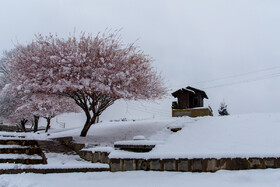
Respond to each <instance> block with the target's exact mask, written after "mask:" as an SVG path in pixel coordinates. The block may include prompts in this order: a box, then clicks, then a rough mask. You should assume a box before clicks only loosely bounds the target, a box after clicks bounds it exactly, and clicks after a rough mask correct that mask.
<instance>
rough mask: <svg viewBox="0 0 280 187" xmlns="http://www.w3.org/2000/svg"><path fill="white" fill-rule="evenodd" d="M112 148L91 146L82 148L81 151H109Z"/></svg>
mask: <svg viewBox="0 0 280 187" xmlns="http://www.w3.org/2000/svg"><path fill="white" fill-rule="evenodd" d="M113 150H114V148H112V147H92V148H83V149H82V151H91V152H93V153H94V152H106V153H110V152H111V151H113Z"/></svg>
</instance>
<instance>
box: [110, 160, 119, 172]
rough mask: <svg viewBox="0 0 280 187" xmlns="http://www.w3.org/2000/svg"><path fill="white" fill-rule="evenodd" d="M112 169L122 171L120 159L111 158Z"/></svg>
mask: <svg viewBox="0 0 280 187" xmlns="http://www.w3.org/2000/svg"><path fill="white" fill-rule="evenodd" d="M110 169H111V171H112V172H116V171H122V166H121V160H120V159H111V160H110Z"/></svg>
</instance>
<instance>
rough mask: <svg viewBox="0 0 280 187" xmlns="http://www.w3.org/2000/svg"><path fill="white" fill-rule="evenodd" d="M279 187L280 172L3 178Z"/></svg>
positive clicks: (45, 184) (149, 186)
mask: <svg viewBox="0 0 280 187" xmlns="http://www.w3.org/2000/svg"><path fill="white" fill-rule="evenodd" d="M279 184H280V169H265V170H245V171H218V172H216V173H181V172H152V171H149V172H144V171H130V172H117V173H111V172H95V173H65V174H45V175H44V174H32V173H27V174H24V173H23V174H17V175H11V174H9V175H0V187H31V186H32V187H61V186H67V187H82V186H99V187H112V186H114V187H119V186H121V187H155V186H159V187H172V186H176V187H186V186H190V187H206V186H207V187H236V186H238V187H264V186H266V187H272V186H279Z"/></svg>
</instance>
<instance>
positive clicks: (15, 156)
mask: <svg viewBox="0 0 280 187" xmlns="http://www.w3.org/2000/svg"><path fill="white" fill-rule="evenodd" d="M41 158H42V157H41V156H40V155H37V154H34V155H28V154H0V159H41Z"/></svg>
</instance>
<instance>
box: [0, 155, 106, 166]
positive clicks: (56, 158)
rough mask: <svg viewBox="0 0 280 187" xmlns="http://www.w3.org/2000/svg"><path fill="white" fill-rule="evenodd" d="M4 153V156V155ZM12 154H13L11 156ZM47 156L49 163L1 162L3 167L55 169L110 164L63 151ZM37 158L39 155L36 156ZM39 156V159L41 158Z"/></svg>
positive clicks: (17, 156)
mask: <svg viewBox="0 0 280 187" xmlns="http://www.w3.org/2000/svg"><path fill="white" fill-rule="evenodd" d="M2 155H4V156H2ZM10 155H12V156H10ZM21 155H22V154H20V155H16V154H0V158H2V157H5V156H6V157H7V158H8V157H9V158H11V157H13V158H19V157H20V156H21ZM28 156H29V157H27V158H33V159H34V158H35V157H32V156H33V155H28ZM45 156H46V158H47V164H33V165H25V164H13V163H0V168H1V169H13V168H17V169H25V168H35V169H47V168H48V169H50V168H51V169H54V168H109V165H108V164H101V163H91V162H87V161H85V160H83V159H81V158H80V157H79V156H78V155H66V154H61V153H45ZM36 158H37V157H36ZM41 158H42V157H39V156H38V158H37V159H41Z"/></svg>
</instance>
